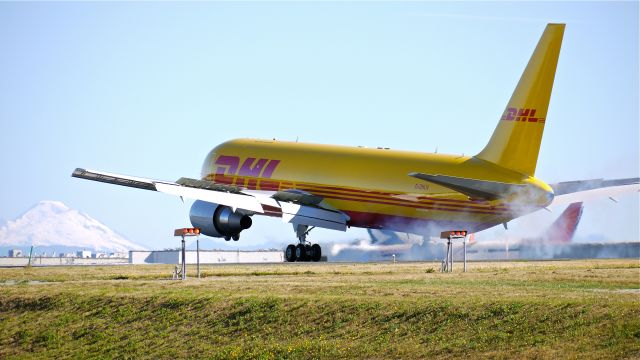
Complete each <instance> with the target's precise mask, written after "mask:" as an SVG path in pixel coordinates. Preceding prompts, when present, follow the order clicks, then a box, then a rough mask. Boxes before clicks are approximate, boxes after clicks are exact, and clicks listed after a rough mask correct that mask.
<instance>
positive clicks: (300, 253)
mask: <svg viewBox="0 0 640 360" xmlns="http://www.w3.org/2000/svg"><path fill="white" fill-rule="evenodd" d="M296 260H298V261H307V249H306V248H305V246H304V245H302V244H298V245H296Z"/></svg>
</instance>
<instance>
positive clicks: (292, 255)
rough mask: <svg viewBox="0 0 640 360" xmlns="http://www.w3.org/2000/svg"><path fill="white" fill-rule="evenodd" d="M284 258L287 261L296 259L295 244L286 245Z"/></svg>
mask: <svg viewBox="0 0 640 360" xmlns="http://www.w3.org/2000/svg"><path fill="white" fill-rule="evenodd" d="M284 258H285V259H286V260H287V261H288V262H294V261H296V246H295V245H293V244H289V246H287V249H286V250H285V251H284Z"/></svg>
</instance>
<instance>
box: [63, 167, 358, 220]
mask: <svg viewBox="0 0 640 360" xmlns="http://www.w3.org/2000/svg"><path fill="white" fill-rule="evenodd" d="M71 176H72V177H76V178H80V179H86V180H92V181H99V182H103V183H108V184H114V185H120V186H127V187H133V188H137V189H144V190H151V191H157V192H161V193H165V194H169V195H175V196H179V197H181V198H188V199H193V200H202V201H207V202H211V203H216V204H220V205H225V206H229V207H231V208H232V209H233V210H234V211H235V209H242V210H246V211H249V212H253V213H258V214H264V213H265V209H269V213H270V214H275V215H276V216H279V217H281V218H282V220H283V221H284V222H287V223H292V224H294V225H307V226H317V227H323V228H327V229H332V230H341V231H346V229H347V221H348V220H349V218H348V217H347V215H346V214H344V213H342V212H339V211H336V210H332V209H325V208H321V207H319V206H314V205H317V204H319V203H320V201H321V199H318V197H315V195H311V194H303V193H295V192H293V193H290V194H287V193H286V192H275V191H255V190H253V191H252V190H242V189H240V188H238V187H235V186H228V185H221V184H216V183H214V182H212V181H206V180H197V179H190V178H180V179H179V180H178V181H176V182H170V181H163V180H153V179H145V178H140V177H134V176H128V175H120V174H112V173H106V172H100V171H95V170H86V169H81V168H78V169H76V170H75V171H74V172H73V173H72V174H71ZM283 194H285V195H283ZM287 195H290V196H287ZM312 202H316V204H312Z"/></svg>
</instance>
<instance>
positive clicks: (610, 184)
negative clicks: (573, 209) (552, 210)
mask: <svg viewBox="0 0 640 360" xmlns="http://www.w3.org/2000/svg"><path fill="white" fill-rule="evenodd" d="M549 185H550V186H551V188H553V191H554V193H555V194H556V196H555V198H554V199H553V203H552V204H551V205H559V204H569V203H573V202H582V201H588V200H596V199H606V198H611V199H613V197H614V196H615V197H618V196H622V195H627V194H632V193H638V192H640V178H628V179H614V180H603V179H595V180H577V181H566V182H560V183H557V184H549Z"/></svg>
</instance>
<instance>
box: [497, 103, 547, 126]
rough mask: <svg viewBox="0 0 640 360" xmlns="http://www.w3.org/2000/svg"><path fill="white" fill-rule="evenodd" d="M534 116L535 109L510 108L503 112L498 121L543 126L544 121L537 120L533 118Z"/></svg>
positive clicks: (542, 119) (541, 119)
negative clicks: (535, 123)
mask: <svg viewBox="0 0 640 360" xmlns="http://www.w3.org/2000/svg"><path fill="white" fill-rule="evenodd" d="M535 115H536V109H529V108H521V109H517V108H512V107H510V108H507V110H505V111H504V114H502V118H500V120H504V121H522V122H537V123H542V124H544V121H545V119H544V118H537V117H535Z"/></svg>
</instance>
